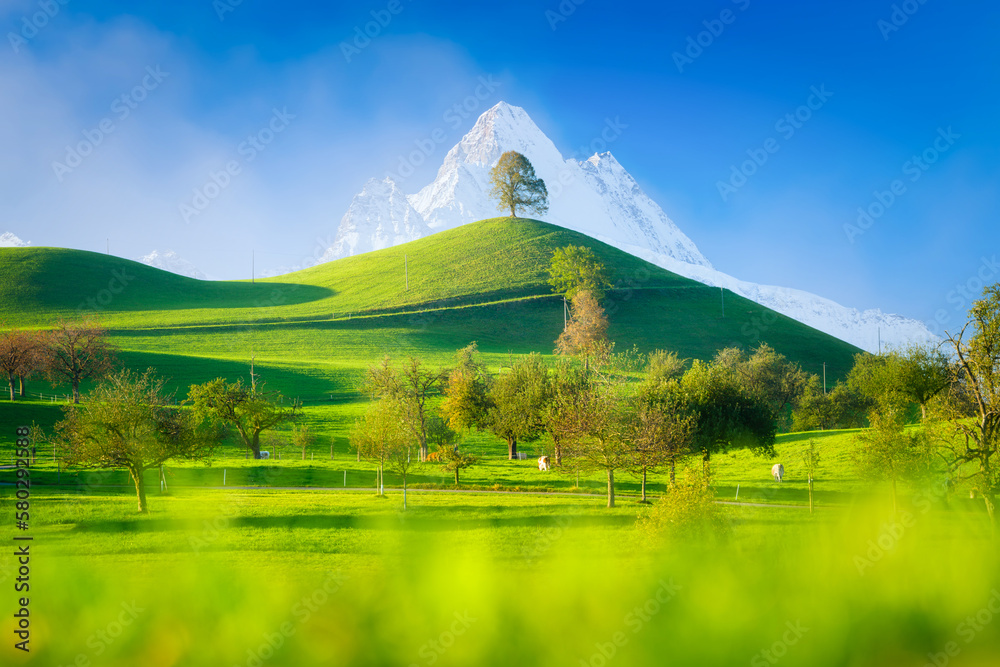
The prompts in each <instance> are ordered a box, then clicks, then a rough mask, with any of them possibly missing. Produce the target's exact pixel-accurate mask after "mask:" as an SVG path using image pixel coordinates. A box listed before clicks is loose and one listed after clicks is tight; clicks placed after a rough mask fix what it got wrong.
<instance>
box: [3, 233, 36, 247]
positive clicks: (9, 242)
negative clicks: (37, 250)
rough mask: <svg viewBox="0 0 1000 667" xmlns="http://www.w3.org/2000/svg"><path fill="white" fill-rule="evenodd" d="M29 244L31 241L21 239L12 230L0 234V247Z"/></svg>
mask: <svg viewBox="0 0 1000 667" xmlns="http://www.w3.org/2000/svg"><path fill="white" fill-rule="evenodd" d="M29 245H31V241H22V240H21V239H19V238H18V237H17V236H15V235H14V233H13V232H4V233H3V234H0V248H24V247H27V246H29Z"/></svg>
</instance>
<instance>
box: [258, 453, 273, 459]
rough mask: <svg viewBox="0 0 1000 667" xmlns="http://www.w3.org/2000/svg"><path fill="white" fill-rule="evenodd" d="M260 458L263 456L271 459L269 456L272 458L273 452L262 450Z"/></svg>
mask: <svg viewBox="0 0 1000 667" xmlns="http://www.w3.org/2000/svg"><path fill="white" fill-rule="evenodd" d="M260 458H262V459H269V458H271V452H261V453H260Z"/></svg>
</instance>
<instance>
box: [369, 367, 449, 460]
mask: <svg viewBox="0 0 1000 667" xmlns="http://www.w3.org/2000/svg"><path fill="white" fill-rule="evenodd" d="M446 377H447V376H446V374H445V373H444V372H443V371H433V370H430V369H428V368H425V367H424V365H423V362H421V361H420V359H419V358H417V357H410V358H409V360H408V361H407V363H406V364H405V365H404V366H403V368H402V370H397V369H395V368H393V366H392V359H391V358H390V357H389V356H388V355H386V357H385V358H384V359H382V363H381V364H380V365H378V366H372V367H371V368H369V369H368V376H367V378H366V380H365V389H367V390H368V391H369V392H370V393H371V394H372V395H374V396H378V397H380V398H388V399H392V400H393V401H395V402H396V404H397V405H398V407H399V413H400V414H399V417H400V419H402V420H403V423H404V424H405V425H406V427H407V428H408V429H409V430H410V432H411V433H412V434H413V438H414V439H415V440H416V441H417V443H418V444H419V446H420V460H421V461H424V460H426V459H427V419H428V417H429V410H428V401H429V400H430V398H431V396H432V395H434V393H435V392H436V391H437V390H438V389H439V387H440V386H441V384H442V383H443V382H444V380H445V378H446Z"/></svg>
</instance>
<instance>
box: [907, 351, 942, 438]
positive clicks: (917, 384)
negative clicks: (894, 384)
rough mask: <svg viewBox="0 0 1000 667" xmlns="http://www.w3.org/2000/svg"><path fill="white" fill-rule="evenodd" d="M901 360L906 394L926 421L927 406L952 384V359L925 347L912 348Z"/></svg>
mask: <svg viewBox="0 0 1000 667" xmlns="http://www.w3.org/2000/svg"><path fill="white" fill-rule="evenodd" d="M897 356H898V358H899V362H898V373H899V383H900V385H901V387H902V391H903V393H904V394H905V395H906V396H907V397H908V398H909V399H910V400H911V401H913V402H914V403H916V404H917V405H919V406H920V418H921V420H926V419H927V404H928V403H929V402H930V401H931V399H933V398H934V397H935V396H937V395H938V393H940V392H941V391H942V390H944V389H945V388H946V387H947V386H948V385H949V383H950V382H951V376H952V370H951V364H950V363H949V362H948V357H946V356H945V354H944V353H943V352H942V351H941V349H940V348H935V347H928V346H923V345H910V346H909V347H907V348H904V349H903V350H902V351H900V352H898V353H897Z"/></svg>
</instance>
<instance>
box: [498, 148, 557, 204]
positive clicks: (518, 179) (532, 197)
mask: <svg viewBox="0 0 1000 667" xmlns="http://www.w3.org/2000/svg"><path fill="white" fill-rule="evenodd" d="M490 184H491V185H492V186H493V187H492V189H491V190H490V197H491V198H492V199H494V200H496V202H497V207H498V208H503V209H510V217H512V218H516V217H517V208H518V207H521V208H523V209H525V210H526V211H533V212H534V213H536V214H538V215H545V212H546V211H548V210H549V203H548V199H549V192H548V190H547V189H546V188H545V182H544V181H543V180H542V179H540V178H538V177H536V176H535V168H534V167H532V166H531V162H530V161H529V160H528V158H526V157H524V156H523V155H521V154H520V153H518V152H517V151H507V152H506V153H504V154H503V155H501V156H500V159H499V160H498V161H497V163H496V165H495V166H494V167H493V168H492V169H491V170H490Z"/></svg>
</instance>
